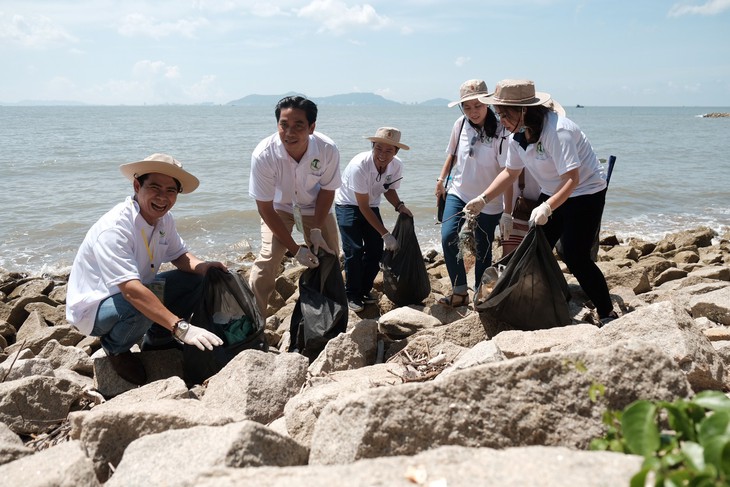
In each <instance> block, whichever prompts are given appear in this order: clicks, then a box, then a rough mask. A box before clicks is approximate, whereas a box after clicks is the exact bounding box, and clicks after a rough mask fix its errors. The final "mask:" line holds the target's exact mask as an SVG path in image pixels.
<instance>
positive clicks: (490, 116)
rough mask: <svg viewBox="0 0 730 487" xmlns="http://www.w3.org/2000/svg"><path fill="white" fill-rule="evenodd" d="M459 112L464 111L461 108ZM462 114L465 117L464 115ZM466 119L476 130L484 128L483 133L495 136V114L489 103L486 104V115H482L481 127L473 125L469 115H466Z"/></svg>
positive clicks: (479, 130)
mask: <svg viewBox="0 0 730 487" xmlns="http://www.w3.org/2000/svg"><path fill="white" fill-rule="evenodd" d="M480 103H481V102H480ZM461 112H462V113H464V110H463V108H462V110H461ZM464 116H465V117H466V115H464ZM466 119H467V121H468V122H469V125H471V126H472V127H474V128H475V129H476V130H477V132H481V131H482V129H484V133H485V134H486V135H487V137H496V136H497V116H496V115H495V114H494V111H493V110H492V107H491V106H490V105H487V116H486V117H484V125H483V126H482V127H478V126H476V125H474V124H473V123H472V122H471V120H469V117H466Z"/></svg>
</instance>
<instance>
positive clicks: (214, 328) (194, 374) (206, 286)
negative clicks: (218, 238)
mask: <svg viewBox="0 0 730 487" xmlns="http://www.w3.org/2000/svg"><path fill="white" fill-rule="evenodd" d="M190 323H192V324H193V325H195V326H199V327H201V328H205V329H206V330H209V331H211V332H213V333H215V334H216V335H218V336H219V337H220V338H221V339H222V340H223V345H221V346H219V347H214V348H213V350H200V349H198V348H197V347H196V346H194V345H184V346H183V370H184V375H185V381H186V382H187V383H188V384H201V383H202V382H203V381H205V380H206V379H208V378H209V377H211V376H212V375H215V374H216V373H218V372H219V371H220V370H221V369H222V368H223V366H225V365H226V364H227V363H228V362H230V360H231V359H232V358H233V357H235V356H236V355H237V354H238V353H239V352H241V351H243V350H246V349H249V348H253V349H256V350H261V351H264V352H266V351H268V348H269V347H268V344H267V342H266V337H265V336H264V325H265V321H264V318H263V316H261V312H260V311H259V308H258V306H256V302H255V299H254V296H253V292H252V291H251V288H249V287H248V283H246V281H244V280H243V279H242V278H241V276H240V275H239V274H238V273H233V272H226V271H224V270H222V269H219V268H217V267H211V268H210V269H208V272H207V273H206V274H205V279H204V280H203V296H202V298H201V300H200V304H199V305H198V307H197V309H196V310H195V312H194V313H193V316H192V317H191V318H190Z"/></svg>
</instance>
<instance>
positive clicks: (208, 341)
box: [182, 325, 223, 350]
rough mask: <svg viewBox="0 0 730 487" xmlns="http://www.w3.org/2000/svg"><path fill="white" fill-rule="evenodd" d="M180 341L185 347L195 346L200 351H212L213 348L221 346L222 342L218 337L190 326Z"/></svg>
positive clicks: (202, 329) (203, 329)
mask: <svg viewBox="0 0 730 487" xmlns="http://www.w3.org/2000/svg"><path fill="white" fill-rule="evenodd" d="M182 341H183V343H185V344H187V345H195V346H196V347H198V348H199V349H200V350H205V349H206V348H207V349H208V350H213V347H217V346H219V345H223V340H221V339H220V337H219V336H218V335H216V334H215V333H211V332H209V331H208V330H206V329H205V328H200V327H199V326H195V325H190V328H188V331H187V333H185V336H184V337H183V339H182Z"/></svg>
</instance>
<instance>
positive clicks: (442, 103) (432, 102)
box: [419, 98, 451, 107]
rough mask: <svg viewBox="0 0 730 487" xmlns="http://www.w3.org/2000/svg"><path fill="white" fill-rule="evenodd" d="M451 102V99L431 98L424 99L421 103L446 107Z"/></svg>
mask: <svg viewBox="0 0 730 487" xmlns="http://www.w3.org/2000/svg"><path fill="white" fill-rule="evenodd" d="M449 103H451V100H447V99H446V98H433V99H431V100H426V101H422V102H421V103H419V105H424V106H428V107H445V106H446V105H448V104H449Z"/></svg>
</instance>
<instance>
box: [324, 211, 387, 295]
mask: <svg viewBox="0 0 730 487" xmlns="http://www.w3.org/2000/svg"><path fill="white" fill-rule="evenodd" d="M372 210H373V212H374V213H375V216H377V217H378V220H380V221H381V222H382V221H383V219H382V218H381V217H380V208H376V207H372ZM335 214H336V215H337V226H338V227H339V228H340V237H341V238H342V251H343V252H344V254H345V291H346V293H347V297H348V298H350V299H351V298H362V297H363V296H364V295H366V294H368V293H369V292H370V290H371V289H372V288H373V281H375V276H377V275H378V270H380V260H381V259H382V258H383V238H382V237H381V236H380V234H379V233H378V232H377V231H376V230H375V229H374V228H373V227H372V225H370V223H368V221H367V220H366V219H365V217H364V216H363V214H362V213H361V212H360V208H358V207H357V206H355V205H335Z"/></svg>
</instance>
